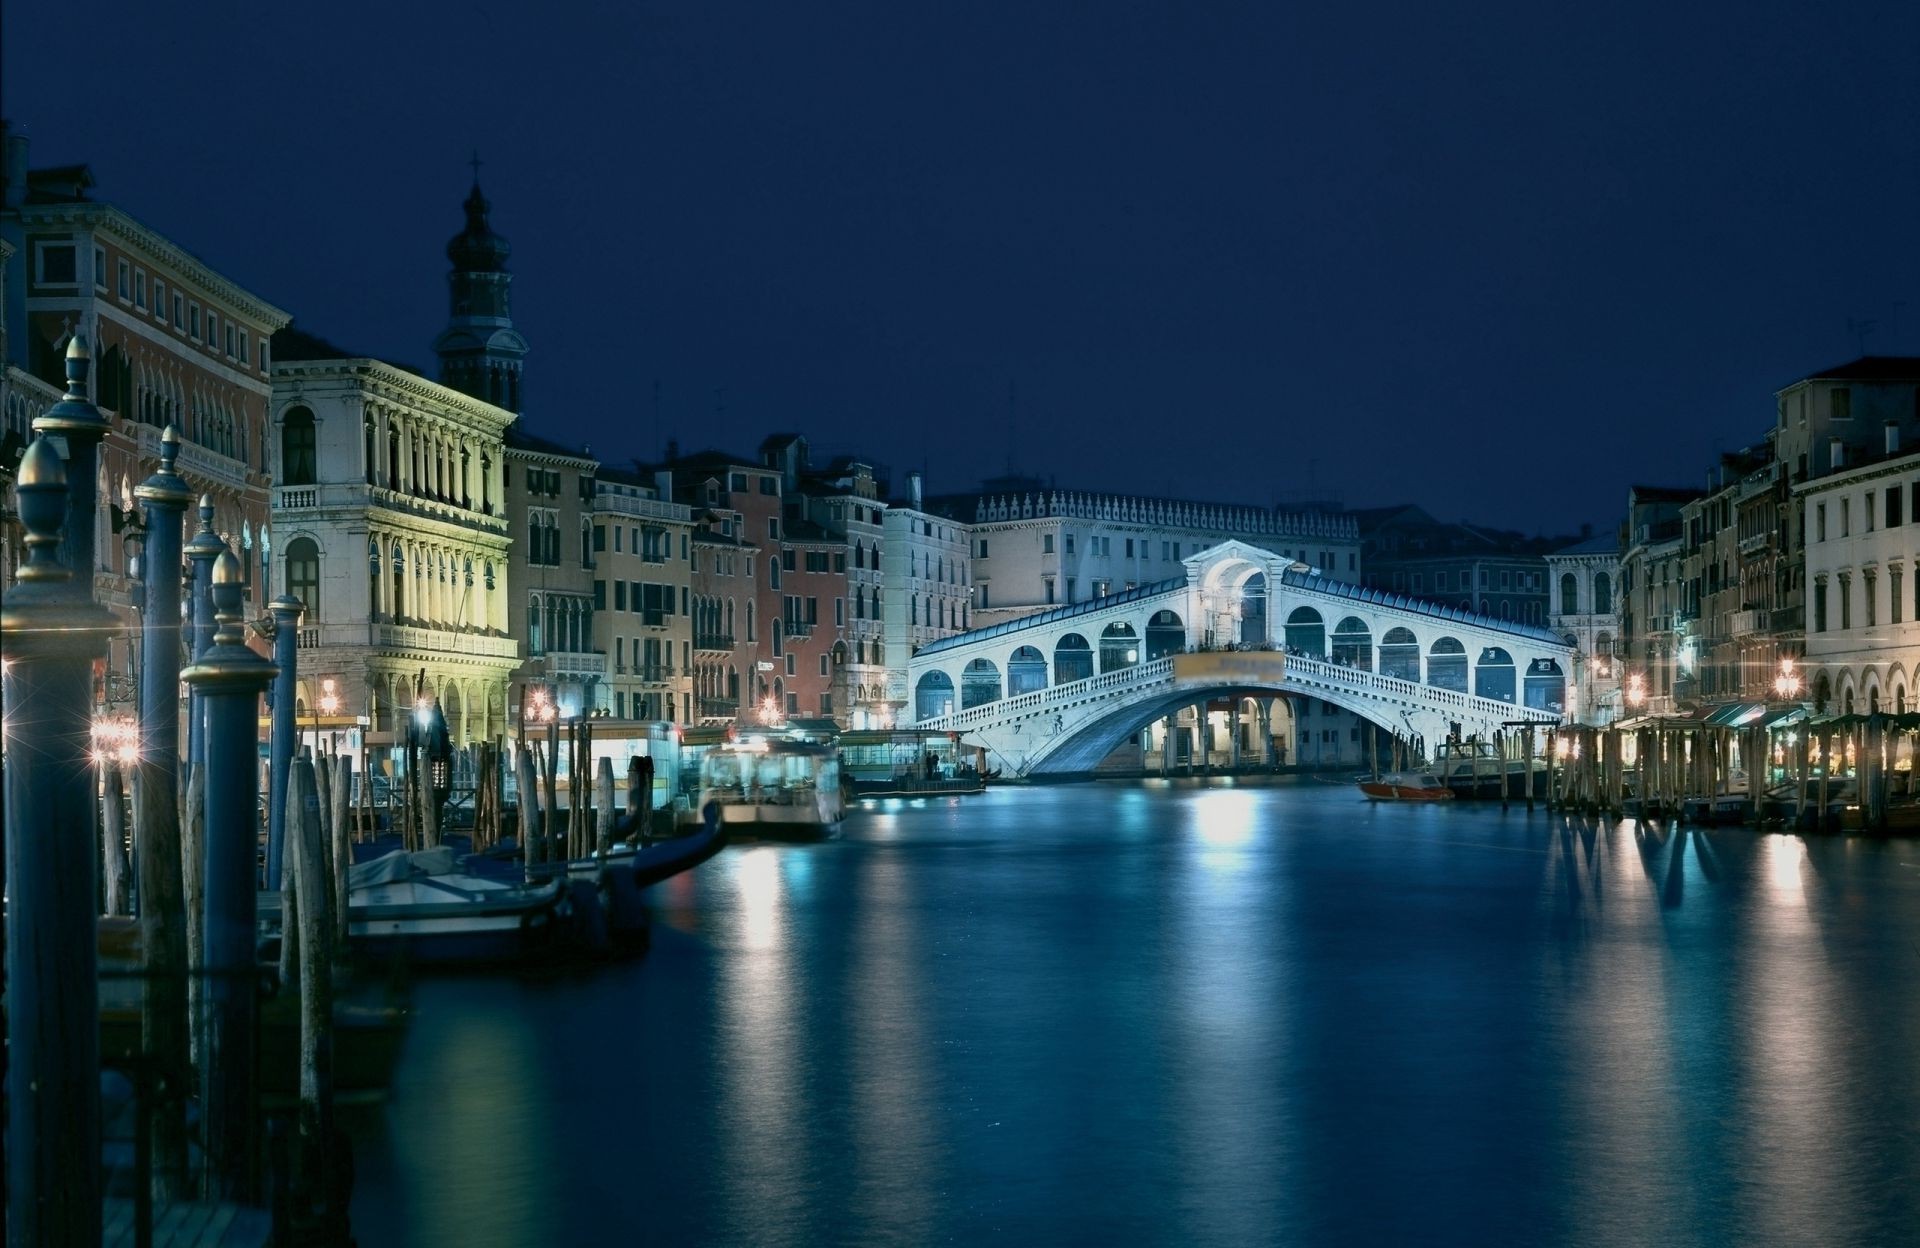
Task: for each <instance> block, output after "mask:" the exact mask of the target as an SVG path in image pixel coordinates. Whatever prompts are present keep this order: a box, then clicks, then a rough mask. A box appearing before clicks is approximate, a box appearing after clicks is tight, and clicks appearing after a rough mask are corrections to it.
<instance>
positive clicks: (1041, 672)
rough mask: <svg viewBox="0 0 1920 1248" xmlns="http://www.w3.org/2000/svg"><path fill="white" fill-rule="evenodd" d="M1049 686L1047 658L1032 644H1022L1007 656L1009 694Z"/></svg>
mask: <svg viewBox="0 0 1920 1248" xmlns="http://www.w3.org/2000/svg"><path fill="white" fill-rule="evenodd" d="M1046 687H1047V659H1046V656H1045V655H1043V654H1041V653H1040V652H1039V651H1038V650H1036V649H1034V648H1033V647H1032V646H1021V647H1020V648H1019V649H1017V650H1015V651H1014V652H1013V653H1012V654H1011V655H1009V656H1008V658H1007V696H1008V697H1010V698H1017V697H1019V696H1020V695H1021V694H1023V693H1032V692H1033V691H1034V690H1035V689H1045V688H1046Z"/></svg>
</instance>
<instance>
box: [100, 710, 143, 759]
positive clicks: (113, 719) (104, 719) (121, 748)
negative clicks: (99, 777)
mask: <svg viewBox="0 0 1920 1248" xmlns="http://www.w3.org/2000/svg"><path fill="white" fill-rule="evenodd" d="M139 757H140V725H139V723H138V722H137V721H136V720H135V719H134V718H133V716H131V715H103V716H101V717H99V718H98V719H96V720H94V721H93V761H94V762H96V763H103V762H106V761H107V760H108V759H112V760H113V761H114V762H116V763H122V764H125V763H132V762H136V761H138V759H139Z"/></svg>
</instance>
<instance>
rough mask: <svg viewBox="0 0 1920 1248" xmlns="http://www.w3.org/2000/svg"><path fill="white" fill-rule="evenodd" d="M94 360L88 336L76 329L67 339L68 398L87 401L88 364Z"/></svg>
mask: <svg viewBox="0 0 1920 1248" xmlns="http://www.w3.org/2000/svg"><path fill="white" fill-rule="evenodd" d="M92 362H93V353H92V352H91V351H89V350H87V336H86V335H85V334H83V333H81V332H80V331H79V330H75V331H74V334H73V337H72V338H70V339H68V340H67V398H68V399H69V400H72V401H74V402H79V403H84V402H86V401H87V365H89V364H91V363H92Z"/></svg>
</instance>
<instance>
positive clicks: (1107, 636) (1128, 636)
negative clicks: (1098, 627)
mask: <svg viewBox="0 0 1920 1248" xmlns="http://www.w3.org/2000/svg"><path fill="white" fill-rule="evenodd" d="M1139 661H1140V635H1139V634H1138V633H1136V632H1134V631H1133V625H1131V624H1129V623H1127V622H1126V621H1125V620H1115V621H1114V622H1113V623H1111V624H1109V625H1107V626H1106V628H1105V629H1103V630H1102V631H1101V633H1100V670H1101V671H1102V672H1117V671H1119V670H1120V669H1121V668H1125V667H1132V666H1133V665H1134V664H1136V663H1138V662H1139Z"/></svg>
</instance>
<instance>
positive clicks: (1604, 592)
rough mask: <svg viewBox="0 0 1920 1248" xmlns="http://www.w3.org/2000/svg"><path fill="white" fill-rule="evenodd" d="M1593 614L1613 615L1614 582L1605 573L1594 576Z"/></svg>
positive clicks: (1597, 573) (1596, 573)
mask: <svg viewBox="0 0 1920 1248" xmlns="http://www.w3.org/2000/svg"><path fill="white" fill-rule="evenodd" d="M1593 613H1594V614H1595V615H1611V614H1612V613H1613V582H1612V581H1611V580H1609V579H1608V578H1607V574H1606V573H1605V572H1595V573H1594V574H1593Z"/></svg>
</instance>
